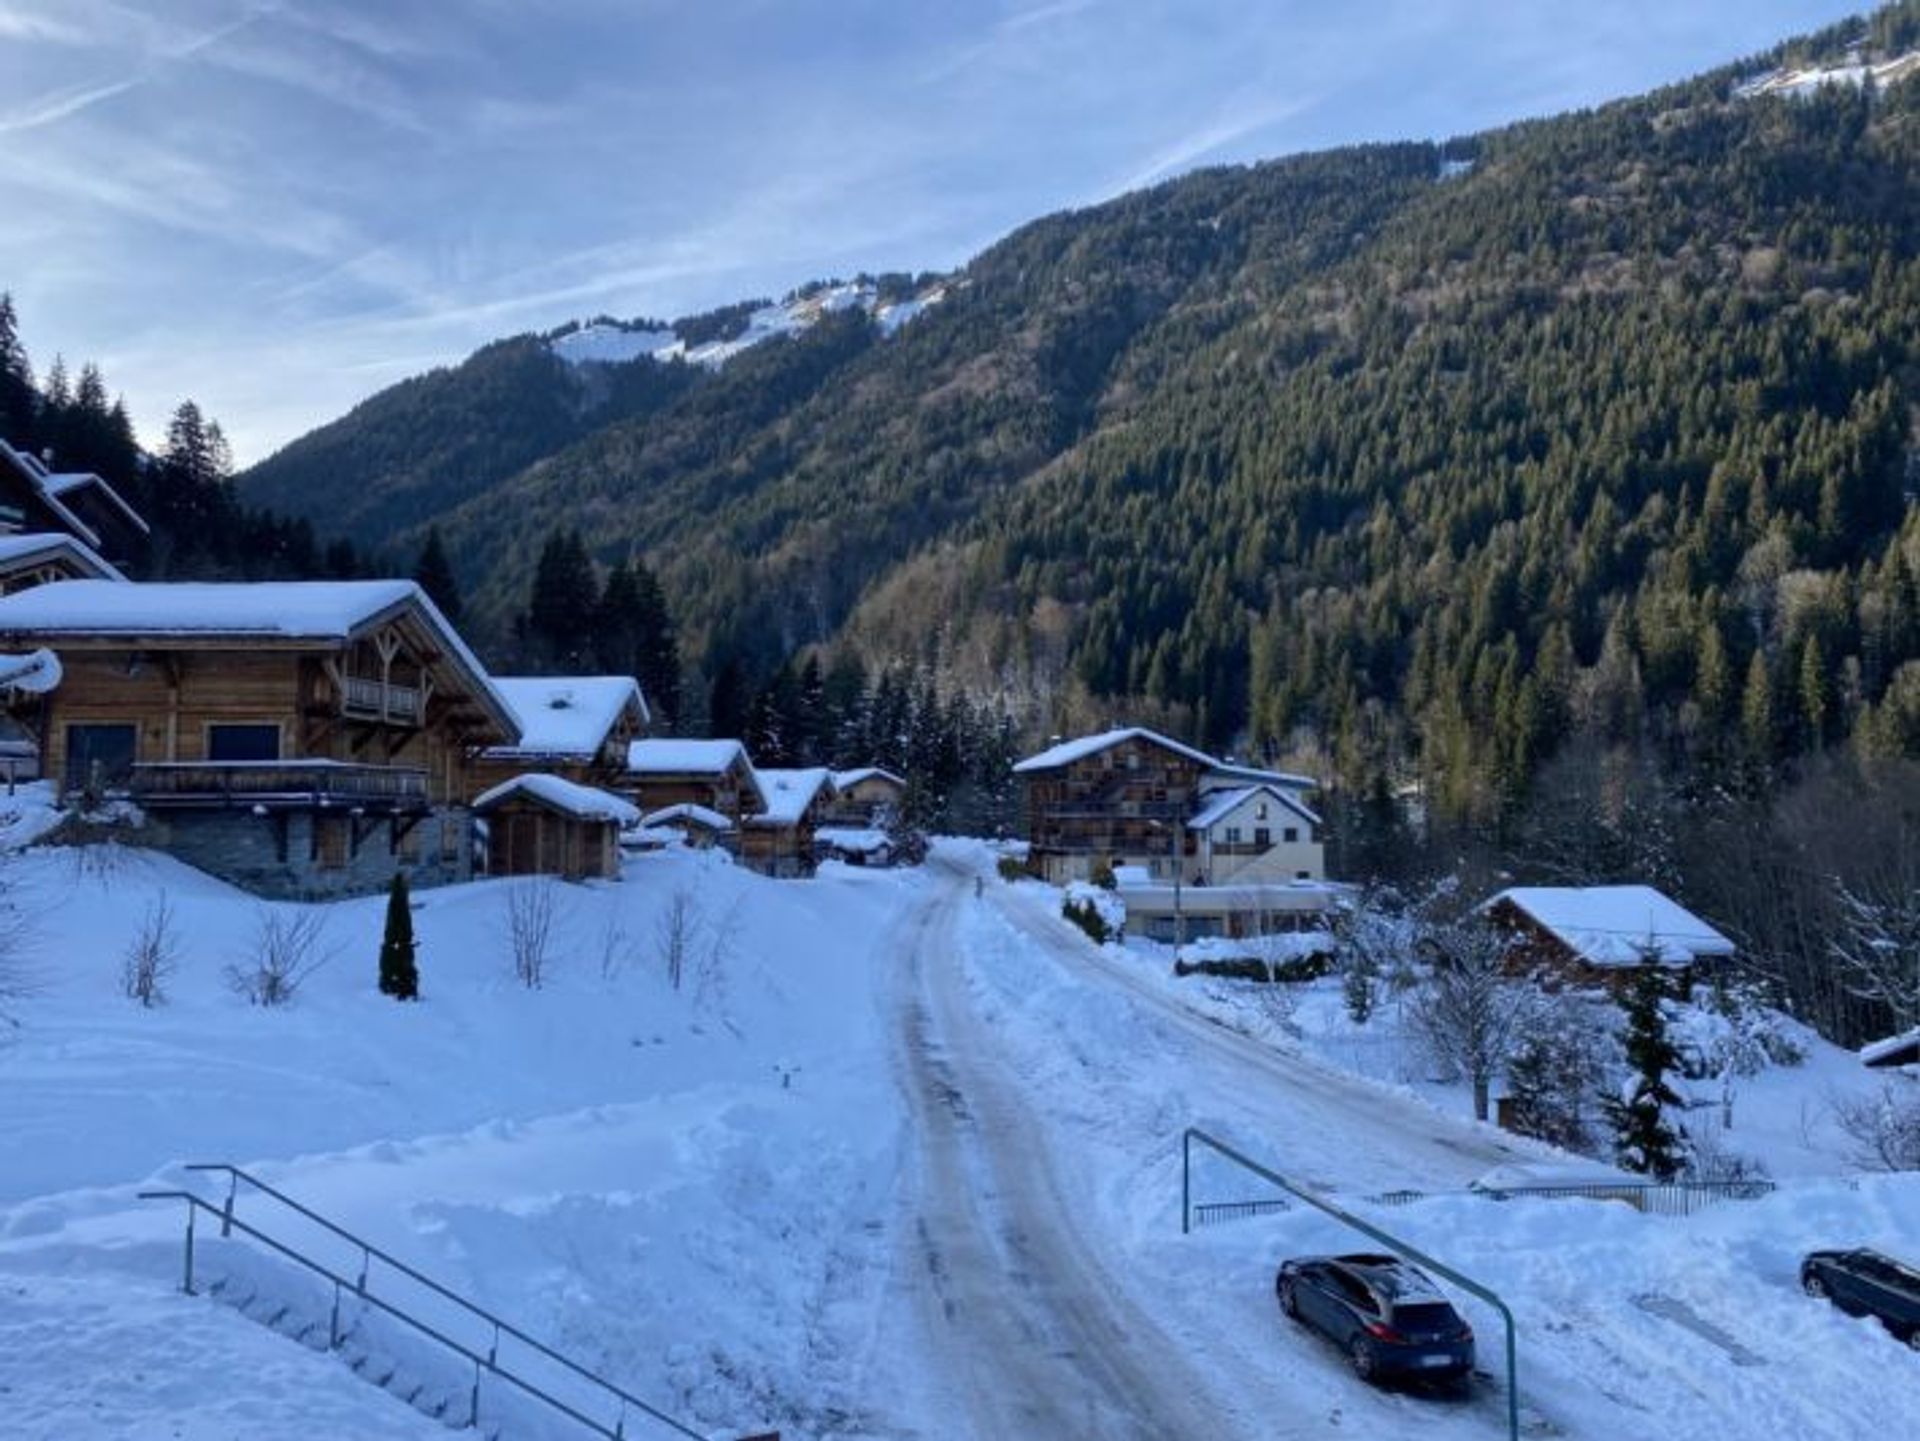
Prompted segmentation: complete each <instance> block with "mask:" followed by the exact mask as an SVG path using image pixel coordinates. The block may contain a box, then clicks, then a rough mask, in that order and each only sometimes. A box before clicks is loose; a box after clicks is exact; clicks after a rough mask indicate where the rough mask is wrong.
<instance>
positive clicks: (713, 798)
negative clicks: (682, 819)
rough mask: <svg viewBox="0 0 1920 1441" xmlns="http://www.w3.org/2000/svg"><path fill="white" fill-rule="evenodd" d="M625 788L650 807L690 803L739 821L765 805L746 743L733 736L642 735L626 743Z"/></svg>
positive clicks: (651, 808)
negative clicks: (656, 737)
mask: <svg viewBox="0 0 1920 1441" xmlns="http://www.w3.org/2000/svg"><path fill="white" fill-rule="evenodd" d="M621 789H623V790H626V791H637V792H638V793H639V799H640V804H641V805H642V806H643V807H645V808H646V809H647V810H650V811H651V810H662V809H664V808H666V807H668V806H674V805H681V804H689V805H696V806H704V807H705V808H706V809H708V810H710V811H717V812H719V813H720V814H721V815H723V816H725V817H726V818H727V819H728V820H730V821H732V822H733V823H734V824H735V825H738V824H739V823H740V822H741V820H742V819H744V818H745V817H747V816H749V815H758V814H759V813H760V812H761V811H763V810H765V809H766V805H767V798H766V795H765V794H764V793H763V792H762V790H761V788H760V780H759V777H758V776H757V775H756V774H755V772H754V769H753V762H752V760H751V759H749V758H748V756H747V748H746V747H745V746H743V745H741V744H740V742H739V741H732V740H638V741H634V742H633V743H632V744H631V745H629V746H628V747H627V776H626V784H625V785H624V786H623V787H621Z"/></svg>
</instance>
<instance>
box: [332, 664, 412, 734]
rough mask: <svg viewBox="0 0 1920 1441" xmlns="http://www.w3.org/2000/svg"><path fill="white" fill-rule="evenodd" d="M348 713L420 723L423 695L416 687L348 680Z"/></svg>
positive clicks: (374, 681) (354, 677)
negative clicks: (421, 697)
mask: <svg viewBox="0 0 1920 1441" xmlns="http://www.w3.org/2000/svg"><path fill="white" fill-rule="evenodd" d="M345 703H346V710H347V712H348V714H350V715H372V716H379V717H380V718H381V719H382V720H395V721H403V722H405V723H407V724H409V725H414V724H418V722H419V720H420V692H419V691H418V690H417V689H415V688H414V687H413V686H408V685H386V684H383V683H382V682H380V681H377V680H369V679H367V678H366V677H364V676H357V675H350V676H348V677H347V678H346V697H345Z"/></svg>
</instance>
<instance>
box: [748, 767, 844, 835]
mask: <svg viewBox="0 0 1920 1441" xmlns="http://www.w3.org/2000/svg"><path fill="white" fill-rule="evenodd" d="M754 774H755V775H757V776H758V777H759V778H760V793H761V795H762V796H763V797H765V801H764V804H763V805H762V807H761V812H760V814H759V815H757V816H749V817H748V818H747V822H748V824H749V825H755V824H757V825H763V826H791V825H798V824H799V822H800V818H801V817H802V816H804V815H805V814H806V813H807V807H808V806H810V805H812V804H813V802H814V798H815V797H816V796H818V795H819V794H820V792H821V791H822V790H825V789H828V788H829V787H831V786H832V785H833V772H831V771H829V770H828V769H827V768H826V767H825V766H809V767H807V768H806V769H804V770H764V769H756V770H755V771H754Z"/></svg>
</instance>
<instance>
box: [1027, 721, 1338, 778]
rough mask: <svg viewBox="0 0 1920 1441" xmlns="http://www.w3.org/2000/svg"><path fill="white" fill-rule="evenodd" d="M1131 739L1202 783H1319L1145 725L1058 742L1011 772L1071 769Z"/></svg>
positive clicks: (1029, 757)
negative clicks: (1178, 762)
mask: <svg viewBox="0 0 1920 1441" xmlns="http://www.w3.org/2000/svg"><path fill="white" fill-rule="evenodd" d="M1130 740H1140V741H1145V742H1146V743H1147V744H1148V745H1155V746H1159V747H1160V748H1161V749H1162V750H1169V751H1172V752H1173V753H1174V754H1175V755H1178V756H1185V757H1186V758H1187V759H1188V760H1190V761H1193V762H1194V763H1196V764H1197V765H1199V766H1200V768H1201V769H1202V771H1204V772H1205V773H1206V774H1205V775H1203V776H1202V778H1201V779H1202V782H1203V784H1204V782H1205V781H1206V780H1207V778H1208V777H1212V778H1214V779H1216V780H1225V781H1242V782H1246V783H1249V784H1253V785H1274V786H1289V787H1294V788H1301V789H1305V788H1311V787H1312V786H1314V785H1316V784H1318V783H1317V782H1316V781H1315V780H1314V779H1313V778H1312V777H1311V776H1296V775H1289V774H1288V773H1287V772H1285V771H1268V770H1259V769H1257V768H1255V767H1253V766H1243V765H1237V764H1235V763H1234V762H1233V761H1223V760H1221V759H1220V758H1219V757H1218V756H1210V755H1208V754H1207V753H1206V752H1205V751H1202V750H1195V749H1194V748H1193V747H1192V746H1190V745H1182V744H1181V743H1180V742H1179V741H1177V740H1174V739H1173V738H1172V737H1170V736H1163V735H1161V734H1160V732H1158V731H1152V730H1148V729H1147V728H1146V727H1145V726H1122V727H1121V728H1120V729H1118V730H1110V731H1102V732H1100V734H1099V735H1091V736H1081V737H1079V738H1078V739H1076V740H1070V741H1061V742H1060V743H1059V744H1058V745H1055V746H1050V747H1049V748H1048V749H1046V750H1043V751H1041V752H1040V754H1038V755H1034V756H1028V757H1027V758H1026V759H1025V760H1023V761H1021V762H1020V763H1019V764H1018V765H1016V766H1014V768H1013V773H1014V774H1015V775H1030V774H1032V773H1033V772H1035V771H1052V770H1059V769H1060V768H1061V767H1062V766H1070V765H1072V764H1073V763H1074V762H1075V761H1082V760H1085V759H1086V758H1087V757H1088V756H1097V755H1099V754H1100V752H1102V751H1104V750H1111V749H1112V748H1113V747H1114V746H1117V745H1119V744H1121V743H1122V742H1124V741H1130Z"/></svg>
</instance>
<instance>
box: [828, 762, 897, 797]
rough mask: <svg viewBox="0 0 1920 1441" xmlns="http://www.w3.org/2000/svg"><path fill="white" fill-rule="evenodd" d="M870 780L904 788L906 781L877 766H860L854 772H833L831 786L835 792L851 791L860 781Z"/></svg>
mask: <svg viewBox="0 0 1920 1441" xmlns="http://www.w3.org/2000/svg"><path fill="white" fill-rule="evenodd" d="M872 780H882V781H892V782H893V783H894V784H895V785H897V786H904V785H905V784H906V780H905V779H904V778H903V777H901V776H897V775H895V774H894V773H893V772H892V771H890V770H883V769H882V768H881V767H879V766H860V767H859V768H858V769H855V770H850V771H835V772H834V773H833V786H834V789H835V790H842V791H844V790H851V789H853V787H855V786H857V785H859V784H860V782H862V781H872Z"/></svg>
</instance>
